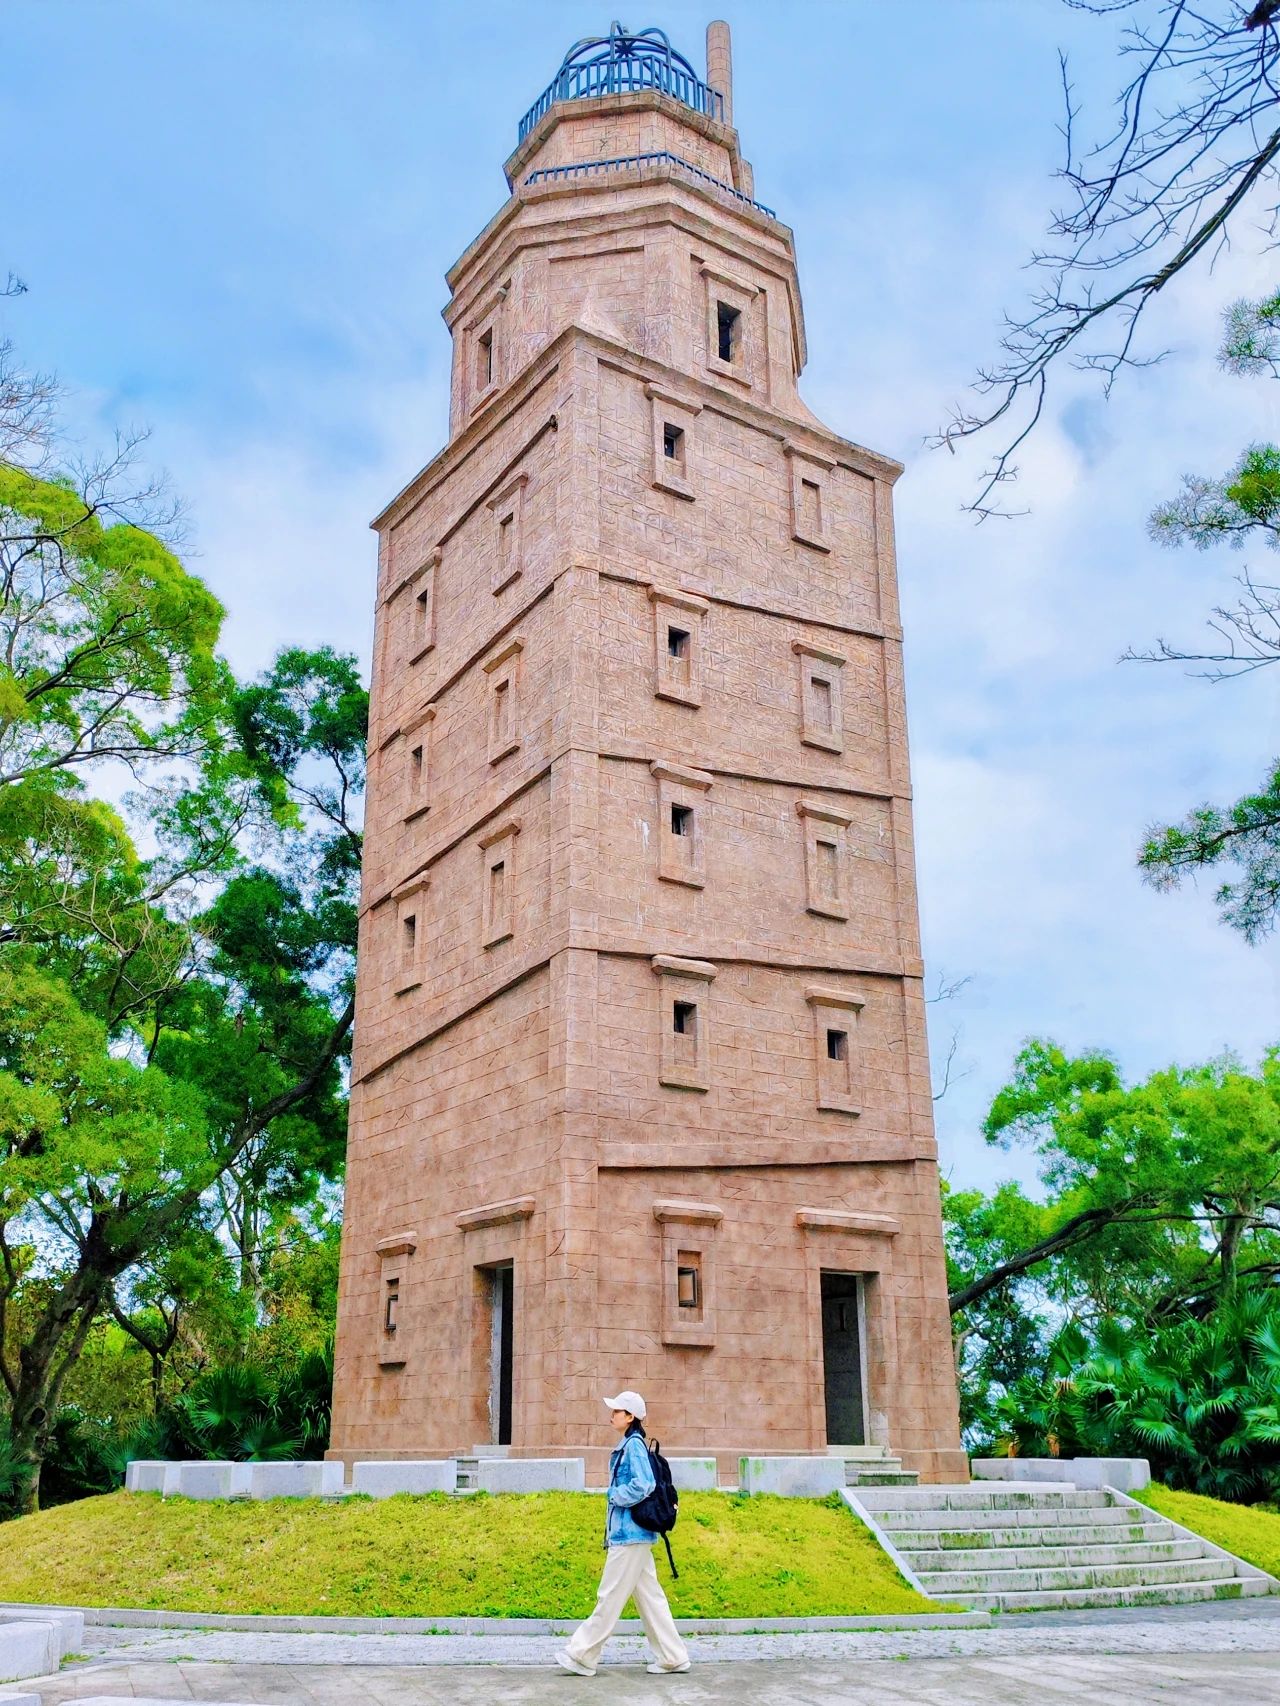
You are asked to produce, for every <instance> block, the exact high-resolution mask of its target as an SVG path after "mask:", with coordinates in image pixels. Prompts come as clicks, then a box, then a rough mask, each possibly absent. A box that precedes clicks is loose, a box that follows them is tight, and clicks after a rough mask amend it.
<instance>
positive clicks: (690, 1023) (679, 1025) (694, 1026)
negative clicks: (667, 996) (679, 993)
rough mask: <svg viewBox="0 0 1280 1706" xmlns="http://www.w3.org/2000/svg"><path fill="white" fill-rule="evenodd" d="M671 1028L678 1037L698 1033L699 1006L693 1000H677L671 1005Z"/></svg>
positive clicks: (691, 1035)
mask: <svg viewBox="0 0 1280 1706" xmlns="http://www.w3.org/2000/svg"><path fill="white" fill-rule="evenodd" d="M671 1029H672V1030H673V1031H674V1032H675V1034H676V1036H678V1037H693V1036H696V1035H697V1033H698V1008H697V1003H696V1002H693V1001H675V1002H673V1003H672V1006H671Z"/></svg>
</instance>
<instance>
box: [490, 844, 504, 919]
mask: <svg viewBox="0 0 1280 1706" xmlns="http://www.w3.org/2000/svg"><path fill="white" fill-rule="evenodd" d="M506 912H507V867H506V865H505V864H504V863H503V861H502V860H501V859H499V860H498V863H497V864H496V865H490V867H489V917H490V918H491V919H495V920H496V919H501V918H505V917H506Z"/></svg>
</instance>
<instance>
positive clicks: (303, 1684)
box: [0, 1599, 1280, 1706]
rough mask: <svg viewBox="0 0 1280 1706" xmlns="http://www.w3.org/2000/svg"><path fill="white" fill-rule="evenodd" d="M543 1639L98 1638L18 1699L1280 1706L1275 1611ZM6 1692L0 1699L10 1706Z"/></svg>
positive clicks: (103, 1633)
mask: <svg viewBox="0 0 1280 1706" xmlns="http://www.w3.org/2000/svg"><path fill="white" fill-rule="evenodd" d="M558 1645H559V1643H558V1642H557V1641H555V1640H552V1639H548V1638H547V1637H543V1636H520V1635H513V1636H464V1635H436V1636H431V1635H268V1634H256V1633H253V1632H240V1631H217V1632H209V1633H202V1632H200V1631H198V1630H161V1629H121V1628H95V1627H92V1626H91V1627H88V1628H86V1630H85V1649H86V1655H87V1661H88V1662H85V1663H81V1664H78V1665H76V1666H74V1667H72V1668H70V1669H64V1670H63V1671H62V1673H61V1674H60V1675H59V1676H57V1677H51V1678H47V1679H45V1680H44V1681H43V1682H41V1681H38V1680H35V1681H31V1682H27V1683H24V1684H19V1685H16V1686H17V1690H18V1691H20V1690H21V1689H22V1688H26V1689H29V1690H32V1691H35V1692H38V1693H39V1694H40V1696H41V1699H42V1703H43V1706H64V1703H67V1702H71V1701H75V1700H87V1699H90V1698H92V1697H94V1696H101V1695H114V1696H123V1697H125V1698H129V1697H135V1698H139V1699H142V1698H146V1699H151V1700H157V1699H158V1700H164V1701H185V1700H202V1701H210V1702H231V1701H242V1702H255V1703H260V1706H338V1703H339V1702H343V1703H346V1702H368V1703H369V1706H437V1703H439V1706H444V1703H446V1702H447V1703H448V1706H492V1703H493V1702H506V1701H510V1702H512V1706H543V1703H554V1706H566V1703H567V1702H573V1703H574V1706H577V1703H578V1701H579V1700H580V1699H581V1700H584V1701H586V1702H590V1703H591V1706H597V1703H598V1706H613V1703H615V1702H618V1703H621V1702H623V1701H626V1702H627V1703H628V1706H658V1703H659V1702H673V1703H674V1706H715V1703H717V1702H733V1706H740V1702H741V1701H742V1700H743V1698H744V1697H745V1698H748V1699H749V1700H750V1702H751V1706H828V1703H830V1706H836V1703H837V1702H838V1703H839V1706H864V1703H865V1706H871V1703H872V1702H876V1703H877V1706H878V1703H881V1702H888V1703H890V1706H892V1703H894V1702H905V1701H908V1700H909V1701H912V1702H914V1703H917V1706H930V1703H932V1702H938V1703H939V1706H941V1703H944V1702H945V1703H946V1706H966V1703H968V1702H973V1703H974V1706H1055V1703H1057V1702H1061V1703H1062V1706H1066V1703H1067V1702H1071V1703H1072V1706H1074V1703H1076V1702H1089V1703H1097V1706H1134V1703H1137V1706H1145V1703H1146V1702H1171V1701H1173V1700H1174V1699H1176V1700H1177V1701H1178V1702H1179V1706H1187V1703H1190V1706H1200V1703H1204V1706H1223V1703H1225V1702H1231V1703H1232V1706H1236V1703H1247V1706H1252V1703H1253V1702H1259V1703H1270V1702H1276V1706H1280V1599H1272V1600H1253V1601H1244V1602H1236V1603H1224V1604H1221V1605H1215V1606H1196V1607H1194V1608H1190V1607H1187V1608H1169V1607H1155V1608H1152V1609H1151V1610H1149V1611H1142V1612H1135V1611H1127V1612H1118V1613H1117V1612H1084V1613H1075V1614H1070V1613H1055V1614H1051V1615H1047V1616H1035V1617H1030V1616H1027V1617H1008V1618H1004V1619H1002V1620H1001V1621H1000V1622H999V1623H998V1624H997V1625H996V1626H995V1627H993V1628H990V1629H954V1628H952V1629H934V1630H927V1629H920V1630H908V1631H901V1630H898V1631H893V1632H885V1633H882V1634H876V1633H872V1632H863V1631H859V1632H856V1633H846V1632H827V1633H814V1634H803V1635H757V1636H751V1635H702V1636H694V1637H691V1638H690V1642H689V1647H690V1652H691V1653H692V1655H693V1659H694V1668H693V1670H692V1671H691V1672H690V1673H689V1674H688V1675H687V1676H683V1677H650V1676H647V1675H646V1674H645V1672H644V1671H643V1669H642V1668H641V1664H642V1660H643V1658H644V1649H643V1643H642V1642H641V1641H640V1640H639V1639H638V1638H636V1637H626V1638H622V1639H619V1640H616V1641H614V1642H612V1643H611V1644H610V1646H609V1648H608V1649H606V1664H605V1666H604V1667H602V1669H601V1672H600V1675H599V1676H598V1677H597V1678H595V1680H594V1681H587V1680H586V1679H580V1678H576V1677H571V1676H565V1675H563V1674H561V1673H559V1672H557V1671H555V1670H554V1669H552V1668H551V1666H552V1660H553V1654H554V1652H555V1650H556V1647H557V1646H558ZM4 1692H5V1691H3V1690H0V1702H2V1701H3V1694H4Z"/></svg>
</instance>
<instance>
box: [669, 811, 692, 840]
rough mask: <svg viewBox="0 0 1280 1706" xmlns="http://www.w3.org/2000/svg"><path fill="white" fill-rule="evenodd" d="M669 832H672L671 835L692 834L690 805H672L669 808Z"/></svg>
mask: <svg viewBox="0 0 1280 1706" xmlns="http://www.w3.org/2000/svg"><path fill="white" fill-rule="evenodd" d="M671 833H672V835H692V834H693V807H692V806H672V808H671Z"/></svg>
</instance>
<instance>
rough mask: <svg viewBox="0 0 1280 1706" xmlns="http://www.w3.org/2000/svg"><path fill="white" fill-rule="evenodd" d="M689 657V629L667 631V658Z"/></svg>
mask: <svg viewBox="0 0 1280 1706" xmlns="http://www.w3.org/2000/svg"><path fill="white" fill-rule="evenodd" d="M688 655H689V630H688V629H687V628H668V629H667V656H668V657H673V658H687V657H688Z"/></svg>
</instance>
